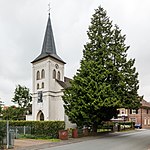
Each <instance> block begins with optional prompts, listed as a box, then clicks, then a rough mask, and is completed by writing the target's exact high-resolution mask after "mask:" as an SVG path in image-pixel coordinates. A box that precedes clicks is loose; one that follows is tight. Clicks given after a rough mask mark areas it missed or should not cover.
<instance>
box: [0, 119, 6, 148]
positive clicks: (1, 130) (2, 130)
mask: <svg viewBox="0 0 150 150" xmlns="http://www.w3.org/2000/svg"><path fill="white" fill-rule="evenodd" d="M5 137H6V121H0V149H1V148H3V139H4V138H5Z"/></svg>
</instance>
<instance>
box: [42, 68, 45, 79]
mask: <svg viewBox="0 0 150 150" xmlns="http://www.w3.org/2000/svg"><path fill="white" fill-rule="evenodd" d="M41 78H42V79H43V78H45V70H44V69H42V71H41Z"/></svg>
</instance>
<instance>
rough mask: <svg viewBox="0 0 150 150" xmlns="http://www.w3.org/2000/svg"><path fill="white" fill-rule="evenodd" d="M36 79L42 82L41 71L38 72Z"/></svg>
mask: <svg viewBox="0 0 150 150" xmlns="http://www.w3.org/2000/svg"><path fill="white" fill-rule="evenodd" d="M36 79H37V80H40V71H37V73H36Z"/></svg>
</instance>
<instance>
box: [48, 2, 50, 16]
mask: <svg viewBox="0 0 150 150" xmlns="http://www.w3.org/2000/svg"><path fill="white" fill-rule="evenodd" d="M50 10H51V7H50V2H49V4H48V13H49V15H50Z"/></svg>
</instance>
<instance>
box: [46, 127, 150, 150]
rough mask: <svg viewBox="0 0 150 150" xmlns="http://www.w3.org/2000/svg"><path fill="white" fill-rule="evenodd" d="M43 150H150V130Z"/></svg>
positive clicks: (114, 134) (113, 135) (111, 135)
mask: <svg viewBox="0 0 150 150" xmlns="http://www.w3.org/2000/svg"><path fill="white" fill-rule="evenodd" d="M43 150H150V130H142V129H141V130H139V131H138V132H133V133H128V132H124V133H123V132H122V133H113V134H109V135H105V136H103V137H100V138H98V139H94V140H88V141H83V142H79V143H72V144H68V145H62V146H57V147H52V148H46V149H43Z"/></svg>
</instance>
